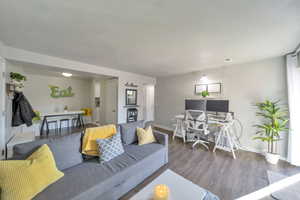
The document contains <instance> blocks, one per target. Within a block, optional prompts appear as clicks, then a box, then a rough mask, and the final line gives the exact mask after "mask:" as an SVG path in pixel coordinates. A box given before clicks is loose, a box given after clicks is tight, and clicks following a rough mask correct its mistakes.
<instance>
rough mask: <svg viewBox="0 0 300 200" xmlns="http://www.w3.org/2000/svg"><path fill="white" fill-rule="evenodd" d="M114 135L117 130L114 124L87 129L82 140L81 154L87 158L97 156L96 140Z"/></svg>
mask: <svg viewBox="0 0 300 200" xmlns="http://www.w3.org/2000/svg"><path fill="white" fill-rule="evenodd" d="M116 133H117V128H116V126H115V125H114V124H109V125H105V126H99V127H94V128H87V129H86V130H85V133H84V136H83V140H82V153H83V154H85V155H89V156H99V148H98V144H97V142H96V140H97V139H105V138H110V137H111V136H113V135H114V134H116Z"/></svg>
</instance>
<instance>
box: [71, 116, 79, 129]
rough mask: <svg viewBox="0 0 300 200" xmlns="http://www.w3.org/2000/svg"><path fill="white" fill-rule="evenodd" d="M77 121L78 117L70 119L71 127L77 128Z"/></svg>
mask: <svg viewBox="0 0 300 200" xmlns="http://www.w3.org/2000/svg"><path fill="white" fill-rule="evenodd" d="M77 121H78V117H73V118H72V127H77Z"/></svg>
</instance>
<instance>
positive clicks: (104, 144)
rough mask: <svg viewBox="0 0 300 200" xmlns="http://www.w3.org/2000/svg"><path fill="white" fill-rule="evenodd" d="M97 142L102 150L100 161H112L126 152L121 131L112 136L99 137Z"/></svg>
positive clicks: (100, 150)
mask: <svg viewBox="0 0 300 200" xmlns="http://www.w3.org/2000/svg"><path fill="white" fill-rule="evenodd" d="M97 143H98V146H99V152H100V155H99V161H100V162H101V163H103V162H107V161H110V160H111V159H113V158H115V157H116V156H119V155H121V154H122V153H124V148H123V145H122V141H121V134H120V133H117V134H115V135H113V136H112V137H110V138H105V139H97Z"/></svg>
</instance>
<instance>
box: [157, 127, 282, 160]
mask: <svg viewBox="0 0 300 200" xmlns="http://www.w3.org/2000/svg"><path fill="white" fill-rule="evenodd" d="M153 126H156V127H158V128H161V129H165V130H167V131H174V129H171V128H170V127H168V126H165V125H162V124H155V123H154V124H153ZM240 149H241V150H243V151H248V152H253V153H258V154H261V155H264V152H262V151H259V150H257V149H254V148H251V147H245V146H242V147H241V148H240ZM279 159H280V160H283V161H287V158H285V157H283V156H280V158H279Z"/></svg>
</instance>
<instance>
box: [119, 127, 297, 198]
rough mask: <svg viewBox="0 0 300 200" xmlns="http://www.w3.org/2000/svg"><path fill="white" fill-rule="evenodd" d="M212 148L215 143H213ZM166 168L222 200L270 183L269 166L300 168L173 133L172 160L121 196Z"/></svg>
mask: <svg viewBox="0 0 300 200" xmlns="http://www.w3.org/2000/svg"><path fill="white" fill-rule="evenodd" d="M160 131H162V130H160ZM212 148H213V146H211V147H210V149H212ZM166 169H171V170H173V171H174V172H176V173H178V174H180V175H181V176H183V177H185V178H186V179H188V180H190V181H192V182H193V183H195V184H197V185H199V186H200V187H202V188H205V189H207V190H209V191H211V192H213V193H214V194H216V195H218V196H219V197H220V199H221V200H232V199H235V198H237V197H241V196H243V195H246V194H248V193H251V192H254V191H256V190H258V189H261V188H263V187H265V186H267V185H268V179H267V170H272V171H277V172H280V173H283V174H286V175H293V174H296V173H299V172H300V168H298V167H295V166H291V165H290V164H289V163H287V162H285V161H280V162H279V164H278V165H276V166H274V165H270V164H268V163H267V162H266V161H265V159H264V157H263V156H262V155H260V154H256V153H252V152H246V151H239V153H238V155H237V159H236V160H234V159H233V158H232V156H231V154H230V153H228V152H224V151H216V153H213V152H212V151H207V150H205V148H201V147H200V148H198V149H197V150H192V147H191V144H183V142H182V141H181V140H180V139H176V140H174V141H173V140H172V139H171V137H170V142H169V164H168V165H166V166H164V167H162V168H161V169H160V170H159V171H157V172H156V173H155V174H153V175H152V176H151V177H149V178H148V179H146V180H145V181H144V182H143V183H142V184H140V185H138V186H137V187H136V188H135V189H133V190H132V191H130V192H129V193H128V194H126V195H125V196H124V197H122V198H121V200H127V199H129V198H130V197H131V196H133V195H134V194H135V193H137V192H138V191H139V190H141V189H142V188H143V187H144V186H145V185H147V184H148V183H149V182H151V181H152V180H153V179H154V178H156V177H157V176H159V175H160V174H161V173H162V172H164V171H165V170H166Z"/></svg>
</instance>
